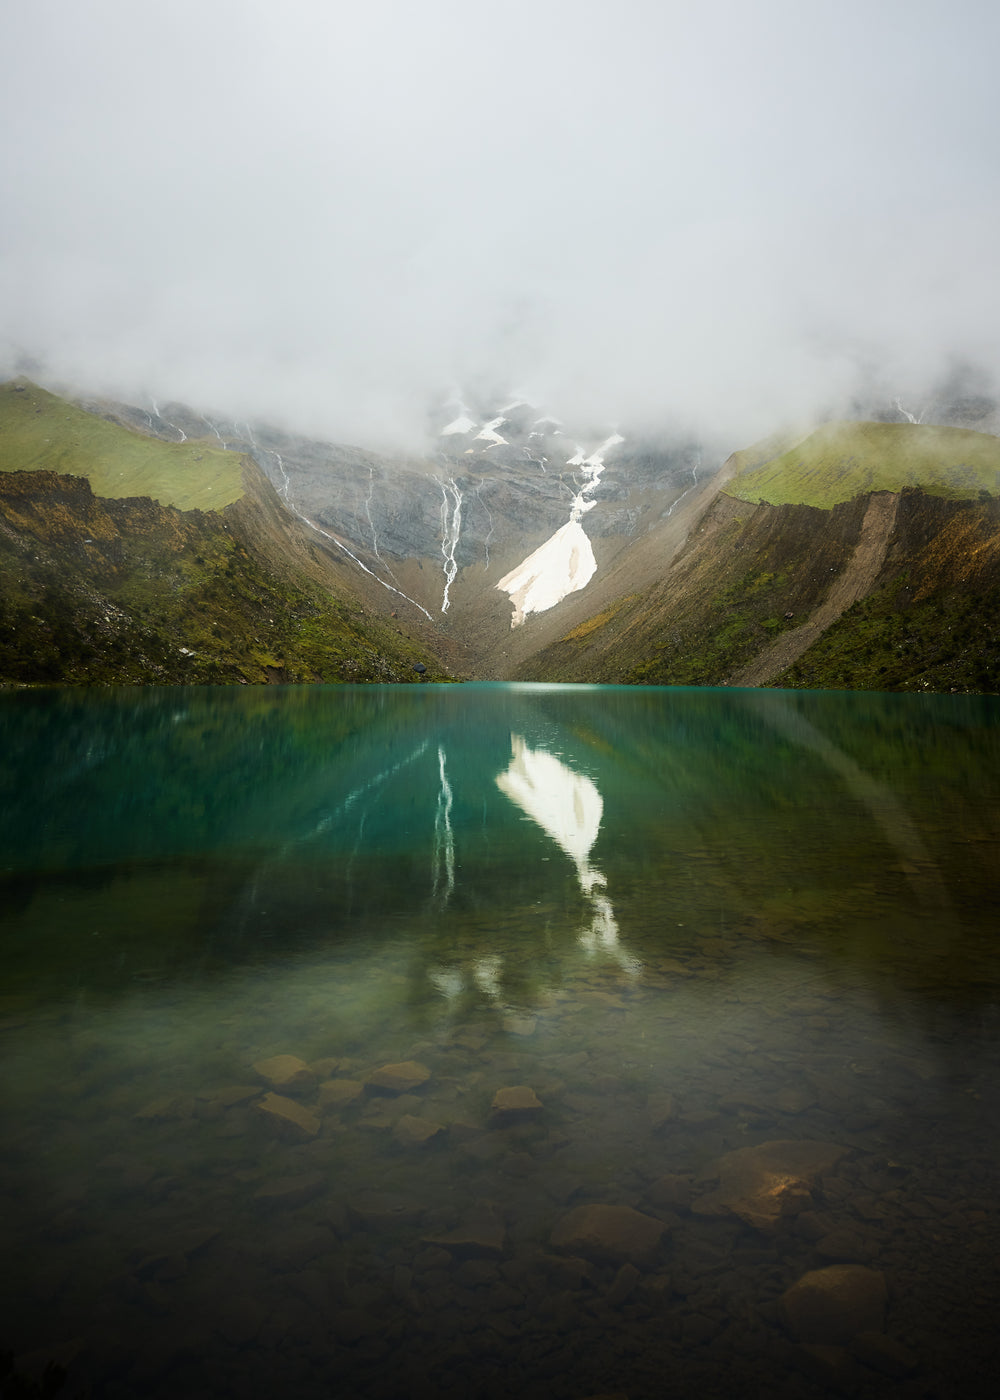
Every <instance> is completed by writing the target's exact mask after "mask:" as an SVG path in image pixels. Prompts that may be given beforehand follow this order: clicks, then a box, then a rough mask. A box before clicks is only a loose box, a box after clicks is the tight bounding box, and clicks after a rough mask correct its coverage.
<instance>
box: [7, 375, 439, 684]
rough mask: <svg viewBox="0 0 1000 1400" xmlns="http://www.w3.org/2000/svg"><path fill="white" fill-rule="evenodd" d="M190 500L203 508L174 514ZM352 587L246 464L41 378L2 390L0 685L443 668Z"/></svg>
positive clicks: (335, 677)
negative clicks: (56, 390)
mask: <svg viewBox="0 0 1000 1400" xmlns="http://www.w3.org/2000/svg"><path fill="white" fill-rule="evenodd" d="M213 459H215V460H213ZM206 463H207V466H206ZM53 468H56V469H53ZM73 468H76V471H75V472H74V471H73ZM84 473H86V475H85V474H84ZM94 482H96V483H98V484H99V485H100V487H101V488H102V492H103V493H102V494H98V493H97V492H96V491H95V489H94V486H93V484H92V483H94ZM136 487H138V488H139V490H142V491H143V494H139V490H136V489H135V488H136ZM145 492H148V493H149V494H146V493H145ZM154 495H155V497H156V499H153V496H154ZM192 497H196V498H198V499H200V500H202V501H204V502H205V504H206V505H207V506H209V507H210V508H208V509H197V508H191V507H190V505H189V508H187V509H180V508H178V506H177V504H175V502H176V501H177V500H180V501H182V502H185V503H189V502H190V500H191V499H192ZM352 584H353V580H351V579H349V578H347V577H345V576H344V570H343V566H342V565H341V564H340V563H339V562H335V561H334V559H333V558H332V557H331V556H330V553H329V551H328V550H327V549H325V548H324V547H323V541H322V540H317V539H316V538H314V537H313V536H312V534H311V533H310V532H307V531H306V530H305V529H304V528H303V527H302V526H301V525H300V523H299V522H298V521H296V520H295V519H294V517H292V516H290V515H289V514H288V512H287V511H286V510H284V508H283V507H282V506H281V504H280V502H279V501H278V500H277V498H276V496H275V494H274V491H273V490H272V488H271V486H270V484H269V482H268V481H267V479H266V478H265V477H264V476H263V474H262V473H261V471H260V469H259V468H258V467H257V465H256V463H255V462H253V461H252V460H251V459H250V458H248V457H246V456H240V455H237V454H230V453H228V452H222V451H218V452H212V451H211V449H208V448H207V447H206V446H205V445H204V444H202V443H193V444H192V443H190V442H188V443H187V444H185V446H184V447H183V448H182V447H180V445H179V444H178V445H177V447H174V446H170V445H167V444H165V443H162V442H158V441H156V440H155V439H153V438H148V437H146V438H143V437H138V436H137V435H136V434H134V433H130V432H128V431H126V430H125V429H124V428H122V427H119V426H115V425H112V424H110V423H108V422H105V421H103V420H100V419H97V418H94V417H93V416H92V415H89V414H86V413H83V412H81V411H80V410H78V409H74V408H73V406H72V405H70V404H68V403H66V402H65V401H64V400H61V399H58V398H56V397H54V396H53V395H51V394H47V393H45V392H44V391H43V390H40V389H37V388H35V387H34V386H29V385H26V384H8V385H4V386H2V387H0V680H5V681H107V682H125V683H134V684H139V683H161V684H172V683H181V682H183V683H189V684H198V683H226V682H228V683H232V682H240V681H243V682H251V683H253V682H267V681H273V682H281V681H288V682H291V681H318V680H327V681H344V680H359V681H372V680H380V681H409V680H416V679H418V677H419V674H420V673H419V672H416V671H415V670H414V667H415V666H416V665H420V666H421V667H423V668H424V673H425V674H427V675H428V676H433V677H438V678H440V677H443V676H444V675H445V674H446V672H445V668H444V667H443V666H442V663H441V662H440V661H439V660H437V659H436V657H435V655H434V654H433V652H432V651H431V650H430V649H429V648H428V647H427V646H426V645H425V644H423V642H422V641H421V639H420V638H419V636H418V634H416V633H413V634H411V635H409V636H407V635H404V631H403V629H402V628H400V627H398V626H397V625H396V624H395V623H393V624H387V623H386V621H385V620H383V619H380V618H378V617H377V616H375V615H373V613H372V611H371V609H370V608H369V607H368V606H367V605H366V603H365V600H364V598H363V596H362V595H361V594H360V592H359V590H358V589H356V588H355V587H353V586H352Z"/></svg>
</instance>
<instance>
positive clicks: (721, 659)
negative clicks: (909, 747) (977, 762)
mask: <svg viewBox="0 0 1000 1400" xmlns="http://www.w3.org/2000/svg"><path fill="white" fill-rule="evenodd" d="M998 611H1000V503H998V502H997V501H996V500H994V499H992V498H984V499H982V500H979V501H969V500H966V501H956V500H949V499H945V498H942V497H934V496H928V495H925V494H924V493H923V492H922V491H919V490H912V489H911V490H906V491H903V492H902V493H900V494H899V495H896V494H895V493H884V492H883V493H876V494H875V495H873V496H858V497H856V498H854V499H853V500H850V501H847V502H843V503H842V504H840V505H837V506H834V507H833V508H832V509H829V510H822V509H818V508H816V507H812V506H801V505H799V506H791V505H783V506H773V505H768V504H765V503H761V504H758V505H756V506H755V505H751V504H749V503H747V502H741V501H736V500H733V499H731V498H729V497H727V496H724V495H721V496H718V497H717V498H716V499H715V500H714V501H713V502H712V504H711V505H710V507H709V508H708V510H707V511H706V512H705V515H704V517H703V518H702V520H701V521H700V522H699V523H698V524H697V525H696V527H695V529H694V531H693V533H692V535H691V537H690V539H689V540H688V542H687V544H686V545H685V547H684V548H683V549H682V550H681V551H680V552H679V554H678V555H677V557H676V559H675V561H674V563H673V565H672V567H670V568H669V569H668V570H667V571H666V573H665V575H664V577H663V578H662V579H661V580H660V581H658V582H657V583H656V584H655V585H653V586H652V587H650V588H646V589H642V590H638V591H637V592H635V593H634V594H633V595H632V596H630V597H627V598H624V599H620V600H619V601H618V603H617V604H616V605H613V606H611V607H609V608H606V609H605V610H604V611H603V612H602V613H599V614H597V615H595V616H593V617H591V618H590V619H588V620H585V621H584V622H583V623H582V624H578V625H577V626H576V627H574V628H572V629H571V630H569V631H568V632H567V634H566V635H564V636H563V637H562V638H561V639H560V640H559V641H558V642H557V643H555V644H554V645H552V646H550V647H547V648H546V649H544V650H543V651H542V652H541V653H540V654H539V655H538V656H537V657H535V658H532V659H531V660H530V661H529V662H527V663H526V664H525V665H524V666H522V667H521V669H520V672H519V675H520V677H521V678H523V679H537V680H563V681H605V682H629V683H647V684H667V685H723V684H742V685H751V684H768V683H771V684H778V685H791V686H796V685H799V686H802V685H804V686H823V687H826V686H844V687H858V688H869V689H911V688H912V689H916V688H934V689H961V690H965V689H971V690H979V691H983V690H986V691H994V690H996V689H997V688H998V683H997V680H996V675H997V670H996V668H997V662H998V660H1000V627H996V628H995V627H994V618H996V617H997V616H998ZM995 633H996V635H995ZM803 643H804V645H803Z"/></svg>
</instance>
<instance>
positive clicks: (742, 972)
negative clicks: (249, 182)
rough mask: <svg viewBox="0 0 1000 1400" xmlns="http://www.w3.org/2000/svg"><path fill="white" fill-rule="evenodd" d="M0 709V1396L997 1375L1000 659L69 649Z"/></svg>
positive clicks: (488, 1392)
mask: <svg viewBox="0 0 1000 1400" xmlns="http://www.w3.org/2000/svg"><path fill="white" fill-rule="evenodd" d="M0 746H2V747H0V752H2V754H3V763H2V769H0V783H2V789H3V802H2V805H0V823H2V830H3V847H2V858H0V880H2V884H3V890H2V904H0V919H2V940H3V942H2V947H3V966H4V976H3V984H2V988H0V1111H2V1134H3V1136H2V1149H0V1188H2V1192H0V1199H2V1200H3V1202H4V1208H3V1212H2V1215H3V1219H2V1222H0V1240H2V1259H3V1269H2V1279H3V1282H2V1285H0V1288H2V1300H0V1301H2V1306H0V1352H2V1351H5V1350H6V1351H9V1352H10V1353H12V1357H13V1360H12V1363H11V1364H12V1365H13V1367H14V1371H15V1372H16V1374H17V1376H18V1377H19V1378H20V1379H19V1380H17V1381H15V1380H14V1379H13V1378H12V1377H11V1376H8V1380H7V1382H6V1384H7V1386H8V1388H9V1393H10V1394H11V1395H14V1394H25V1393H30V1386H31V1385H32V1384H39V1385H40V1384H41V1383H42V1378H43V1376H44V1374H45V1369H46V1367H50V1368H51V1366H53V1365H56V1366H59V1367H62V1368H63V1369H64V1370H65V1381H64V1383H63V1386H62V1388H61V1390H60V1391H59V1394H62V1395H65V1396H67V1397H71V1396H78V1397H83V1396H92V1397H94V1400H97V1398H98V1397H108V1400H138V1398H139V1397H142V1400H175V1398H176V1397H184V1400H208V1397H220V1398H221V1397H233V1400H236V1397H252V1400H258V1398H259V1400H264V1397H276V1396H289V1397H299V1396H301V1397H305V1400H322V1398H323V1397H333V1396H336V1397H342V1400H353V1397H359V1400H362V1397H364V1398H365V1400H367V1398H368V1397H370V1398H371V1400H390V1397H411V1396H413V1397H424V1396H427V1397H431V1396H442V1397H452V1396H454V1397H458V1396H463V1397H483V1400H506V1397H508V1396H510V1395H512V1394H514V1395H517V1396H519V1397H523V1400H587V1397H592V1396H604V1397H608V1396H617V1397H628V1398H629V1400H660V1397H668V1396H669V1397H675V1398H677V1400H687V1398H688V1397H692V1400H693V1397H716V1396H718V1397H730V1396H740V1397H747V1396H750V1397H753V1396H761V1397H764V1396H768V1397H771V1396H777V1397H799V1396H802V1397H812V1396H817V1397H819V1396H825V1395H857V1396H860V1397H869V1396H871V1397H875V1396H883V1395H885V1396H889V1395H892V1396H904V1397H905V1396H912V1397H914V1400H916V1397H921V1400H938V1398H940V1400H951V1397H955V1400H958V1397H967V1396H978V1395H980V1394H983V1395H986V1394H992V1393H993V1387H994V1386H995V1377H996V1373H997V1365H998V1361H1000V1347H998V1343H997V1333H998V1327H997V1316H998V1305H1000V1279H998V1260H1000V1216H998V1178H1000V947H998V941H997V925H998V908H1000V905H998V896H1000V701H997V700H996V699H994V698H991V697H977V696H961V695H954V696H944V695H942V696H916V695H884V694H877V695H876V694H858V693H838V694H834V693H824V692H815V693H810V692H782V691H751V690H744V691H740V690H671V689H661V688H615V687H596V686H595V687H588V686H539V685H524V686H512V685H470V686H431V685H413V686H399V687H310V688H290V687H289V688H282V687H274V688H271V687H265V688H258V689H244V688H232V689H211V688H197V689H183V688H180V689H173V688H171V689H166V688H164V689H155V688H153V689H135V690H131V689H122V690H112V689H107V690H103V689H92V690H84V689H58V688H54V689H51V690H49V689H43V690H35V691H30V692H19V693H12V692H7V693H3V694H0ZM803 1280H807V1283H806V1284H805V1285H803ZM827 1286H829V1287H830V1288H832V1289H833V1292H834V1294H836V1296H833V1295H832V1294H831V1295H830V1296H828V1297H827V1296H825V1297H823V1298H821V1299H820V1301H819V1302H816V1303H813V1302H807V1304H806V1305H805V1312H804V1313H803V1312H802V1310H801V1308H800V1307H799V1306H798V1304H797V1303H796V1296H797V1295H796V1288H797V1287H798V1289H799V1293H800V1294H801V1290H802V1288H803V1287H805V1288H806V1289H808V1288H809V1287H813V1288H815V1289H820V1290H821V1291H822V1288H824V1287H827ZM838 1289H840V1290H842V1291H841V1293H838V1292H837V1290H838ZM843 1290H846V1292H845V1291H843ZM866 1290H867V1292H866ZM810 1297H812V1295H810ZM810 1309H811V1311H810ZM803 1318H804V1319H805V1320H803ZM54 1374H55V1373H53V1372H52V1371H51V1369H50V1372H49V1375H50V1378H51V1377H52V1376H53V1375H54ZM18 1386H21V1389H18V1388H17V1387H18ZM25 1387H27V1388H28V1389H25ZM7 1393H8V1390H5V1391H4V1394H7ZM37 1393H41V1391H39V1392H37Z"/></svg>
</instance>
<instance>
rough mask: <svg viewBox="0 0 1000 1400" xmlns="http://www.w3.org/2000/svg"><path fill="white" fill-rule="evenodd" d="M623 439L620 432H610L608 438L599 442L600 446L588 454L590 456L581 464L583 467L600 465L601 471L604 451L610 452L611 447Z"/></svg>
mask: <svg viewBox="0 0 1000 1400" xmlns="http://www.w3.org/2000/svg"><path fill="white" fill-rule="evenodd" d="M624 441H625V439H624V438H623V437H622V435H621V434H620V433H612V434H611V436H610V437H609V438H605V439H604V441H603V442H602V443H601V445H600V447H598V448H597V449H596V451H594V452H592V453H591V454H590V456H589V457H588V458H587V460H586V461H585V462H584V464H583V465H584V466H585V467H600V468H601V470H602V471H603V469H604V454H605V452H610V451H611V449H612V447H617V446H618V444H619V443H622V442H624Z"/></svg>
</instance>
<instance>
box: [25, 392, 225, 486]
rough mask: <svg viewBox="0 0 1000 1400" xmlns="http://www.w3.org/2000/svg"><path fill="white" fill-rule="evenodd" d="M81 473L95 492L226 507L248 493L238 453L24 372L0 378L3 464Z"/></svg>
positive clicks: (77, 474)
mask: <svg viewBox="0 0 1000 1400" xmlns="http://www.w3.org/2000/svg"><path fill="white" fill-rule="evenodd" d="M40 470H46V471H54V472H60V473H64V474H67V475H72V476H82V477H86V479H87V480H88V481H89V482H90V484H91V486H92V487H93V490H94V494H95V495H97V496H104V497H109V498H112V499H123V498H126V497H130V496H149V497H150V499H151V500H154V501H158V502H159V503H160V505H164V506H165V505H173V506H176V507H177V508H178V509H179V510H221V509H222V508H223V507H224V506H227V505H230V504H231V503H232V502H233V501H237V500H239V498H240V497H241V496H242V495H243V491H244V486H243V472H242V464H241V458H240V456H239V455H238V454H237V453H235V452H224V451H222V450H221V449H219V448H217V447H210V446H209V444H208V443H207V442H205V441H198V442H181V443H174V442H162V441H161V440H160V439H159V438H154V437H145V436H143V435H142V434H141V433H136V432H132V431H131V430H129V429H128V428H124V427H122V426H121V425H120V424H118V423H109V422H107V421H106V420H105V419H103V418H98V417H96V416H95V415H94V414H92V413H87V412H85V411H84V410H83V409H81V408H77V407H76V406H75V405H74V404H71V403H69V402H68V401H67V400H65V399H60V398H57V397H56V396H55V395H54V394H50V393H47V392H46V390H44V389H40V388H38V386H37V385H35V384H31V383H29V382H28V381H27V380H24V379H20V380H15V381H13V382H11V383H7V384H3V385H0V471H3V472H16V471H40Z"/></svg>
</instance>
